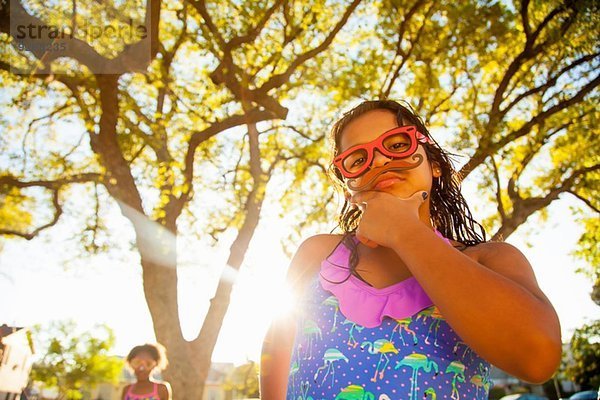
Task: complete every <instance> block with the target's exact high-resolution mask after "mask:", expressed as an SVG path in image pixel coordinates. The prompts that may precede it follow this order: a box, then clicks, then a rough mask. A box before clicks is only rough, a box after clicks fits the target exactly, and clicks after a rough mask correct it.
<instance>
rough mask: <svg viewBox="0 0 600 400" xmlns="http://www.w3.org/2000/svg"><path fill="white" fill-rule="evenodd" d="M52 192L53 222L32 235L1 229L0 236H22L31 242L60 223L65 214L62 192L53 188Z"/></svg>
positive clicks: (39, 228)
mask: <svg viewBox="0 0 600 400" xmlns="http://www.w3.org/2000/svg"><path fill="white" fill-rule="evenodd" d="M0 179H1V178H0ZM50 190H51V191H52V205H53V206H54V215H53V216H52V220H51V221H50V222H48V223H47V224H44V225H42V226H40V227H38V228H36V229H34V230H33V231H32V232H30V233H26V232H19V231H17V230H14V229H0V235H15V236H20V237H22V238H24V239H27V240H31V239H33V238H34V237H36V236H37V235H38V234H39V233H40V232H41V231H43V230H44V229H47V228H50V227H51V226H54V225H56V223H57V222H58V220H59V218H60V216H61V215H62V213H63V209H62V206H61V204H60V201H59V191H60V188H52V189H50Z"/></svg>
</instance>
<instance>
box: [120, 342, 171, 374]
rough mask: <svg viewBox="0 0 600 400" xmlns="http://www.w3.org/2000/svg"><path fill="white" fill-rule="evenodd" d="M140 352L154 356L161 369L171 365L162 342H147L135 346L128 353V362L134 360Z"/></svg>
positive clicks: (157, 365)
mask: <svg viewBox="0 0 600 400" xmlns="http://www.w3.org/2000/svg"><path fill="white" fill-rule="evenodd" d="M140 353H146V354H148V355H149V356H150V357H152V359H153V360H154V361H156V367H157V368H158V369H160V370H163V369H165V368H167V365H169V361H168V360H167V351H166V349H165V348H164V346H163V345H161V344H160V343H155V344H149V343H146V344H143V345H140V346H135V347H134V348H133V349H131V351H130V352H129V354H128V355H127V358H126V360H127V364H129V363H130V362H131V360H133V359H134V358H135V357H136V356H137V355H138V354H140Z"/></svg>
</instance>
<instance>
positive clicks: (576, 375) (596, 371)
mask: <svg viewBox="0 0 600 400" xmlns="http://www.w3.org/2000/svg"><path fill="white" fill-rule="evenodd" d="M570 348H571V357H570V358H569V359H568V361H567V364H566V369H565V375H566V376H567V377H568V378H569V379H570V380H572V381H573V382H575V383H577V384H579V385H581V388H582V389H597V388H598V387H599V386H600V321H594V322H592V323H590V324H587V325H584V326H582V327H581V328H579V329H577V330H576V331H575V333H574V334H573V337H572V338H571V345H570Z"/></svg>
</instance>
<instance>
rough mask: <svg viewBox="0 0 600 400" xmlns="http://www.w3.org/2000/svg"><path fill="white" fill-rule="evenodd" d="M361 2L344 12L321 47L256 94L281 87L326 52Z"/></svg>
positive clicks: (304, 56)
mask: <svg viewBox="0 0 600 400" xmlns="http://www.w3.org/2000/svg"><path fill="white" fill-rule="evenodd" d="M360 1H361V0H353V1H352V3H351V4H350V5H349V6H348V8H347V9H346V11H345V12H344V15H343V16H342V18H341V19H340V20H339V21H338V23H337V24H336V25H335V27H334V28H333V30H332V31H331V32H330V33H329V35H327V38H326V39H325V40H324V41H323V42H322V43H321V44H320V45H319V46H317V47H315V48H313V49H311V50H309V51H307V52H305V53H303V54H301V55H299V56H298V58H296V59H295V60H294V61H293V62H292V64H291V65H290V66H289V67H288V69H287V70H286V71H285V72H283V73H281V74H278V75H273V76H272V77H271V78H269V80H268V81H267V82H265V83H264V84H263V85H262V86H261V87H260V88H259V89H257V90H256V92H257V93H260V94H266V93H268V92H269V91H270V90H272V89H274V88H276V87H280V86H281V85H283V84H284V83H286V82H287V81H288V80H289V78H290V76H291V75H292V74H293V73H294V71H295V70H296V69H297V68H298V67H299V66H300V65H302V64H303V63H305V62H306V61H307V60H309V59H311V58H313V57H315V56H316V55H318V54H319V53H321V52H322V51H324V50H325V49H326V48H327V47H328V46H329V45H330V44H331V42H332V41H333V39H334V38H335V36H336V35H337V33H338V32H339V31H340V30H341V29H342V28H343V27H344V25H346V22H348V19H349V18H350V15H351V14H352V13H353V12H354V10H355V9H356V7H357V6H358V4H359V3H360Z"/></svg>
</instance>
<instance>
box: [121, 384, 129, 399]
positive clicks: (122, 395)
mask: <svg viewBox="0 0 600 400" xmlns="http://www.w3.org/2000/svg"><path fill="white" fill-rule="evenodd" d="M129 386H131V385H125V387H124V388H123V391H122V392H121V400H125V396H126V395H127V390H128V389H129Z"/></svg>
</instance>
